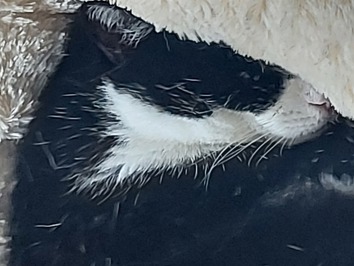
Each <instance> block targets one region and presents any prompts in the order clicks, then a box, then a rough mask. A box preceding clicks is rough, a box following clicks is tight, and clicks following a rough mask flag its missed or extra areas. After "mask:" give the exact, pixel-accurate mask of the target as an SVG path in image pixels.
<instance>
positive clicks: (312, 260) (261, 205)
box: [11, 14, 354, 266]
mask: <svg viewBox="0 0 354 266" xmlns="http://www.w3.org/2000/svg"><path fill="white" fill-rule="evenodd" d="M81 15H82V14H81ZM88 24H89V23H88V22H87V21H86V20H85V18H84V17H81V19H79V20H78V21H76V22H75V24H74V25H73V29H72V33H71V41H70V44H69V47H68V49H67V53H68V56H67V57H66V58H65V59H64V61H63V63H62V64H61V66H60V68H59V70H58V71H57V73H56V75H55V77H54V78H53V79H52V80H51V82H50V84H49V85H48V87H47V89H46V91H45V92H44V93H43V95H42V97H41V107H40V110H39V111H38V113H37V119H36V120H34V121H33V123H31V126H30V133H29V134H28V136H26V138H25V139H24V141H23V143H22V145H21V151H20V157H19V165H18V179H19V184H18V187H17V188H16V191H15V195H14V199H13V202H14V223H13V229H12V233H13V244H12V258H11V261H12V262H11V263H12V265H16V266H17V265H23V266H28V265H31V266H36V265H38V266H43V265H48V266H49V265H58V266H61V265H75V266H76V265H79V266H80V265H85V266H86V265H112V266H113V265H141V266H143V265H144V266H145V265H156V266H157V265H176V266H177V265H193V266H195V265H203V266H207V265H213V266H214V265H242V266H253V265H275V266H278V265H279V266H284V265H302V266H312V265H322V266H332V265H336V266H346V265H348V266H349V265H353V262H354V253H353V249H354V246H353V243H354V230H353V224H354V211H353V210H354V200H353V198H351V197H345V196H343V195H341V194H338V193H334V192H331V191H327V190H325V189H324V188H323V187H322V186H321V185H320V184H319V182H318V176H319V174H320V173H321V172H323V171H326V172H334V173H335V174H338V175H340V174H341V173H348V174H350V175H352V174H353V173H354V169H353V165H354V161H353V154H354V149H353V144H352V143H351V142H348V140H351V139H352V138H353V137H354V130H353V128H351V127H349V126H348V125H346V124H345V123H339V124H338V125H336V126H335V127H334V128H333V129H332V130H333V134H324V135H323V136H321V137H319V138H318V139H316V140H314V141H312V142H308V143H304V144H302V145H299V146H296V147H295V148H293V149H291V150H287V151H285V152H284V154H283V156H278V155H279V153H278V152H275V153H272V154H271V155H270V157H271V159H270V160H268V161H267V160H265V161H263V162H262V163H261V164H260V165H259V166H258V167H256V166H254V165H253V164H252V165H251V166H250V167H248V166H247V164H246V163H244V162H239V161H238V159H237V158H235V159H233V160H231V161H229V162H227V163H226V164H225V168H224V169H223V168H221V167H220V168H217V169H216V170H215V171H214V172H213V174H212V177H211V179H210V183H209V185H208V187H207V189H206V187H205V186H204V185H201V184H200V181H201V180H200V179H194V178H193V177H194V174H195V173H194V172H193V171H188V172H186V173H182V176H181V177H180V179H175V178H169V177H170V175H168V174H166V175H165V176H164V177H163V179H162V184H160V179H159V178H160V176H157V177H156V178H155V179H153V180H152V181H151V182H150V183H149V184H148V185H147V186H145V187H144V188H143V189H141V190H134V191H130V192H129V193H127V194H126V196H125V198H120V200H119V201H118V200H117V199H116V198H110V199H108V200H106V201H104V202H103V203H101V204H98V202H97V201H90V200H89V199H87V198H85V197H83V196H80V195H75V194H66V192H67V190H68V186H69V184H68V182H63V178H64V177H65V176H67V175H68V174H70V172H71V171H72V170H73V167H68V168H65V167H62V168H61V167H59V168H58V167H55V165H53V161H51V160H50V156H49V154H52V155H53V156H54V161H55V162H56V164H58V165H59V166H60V165H61V166H65V165H66V166H68V165H72V164H75V163H77V162H78V160H77V158H78V157H80V156H82V155H85V156H86V157H88V155H87V154H88V150H90V153H89V154H91V155H92V154H96V155H98V156H99V155H100V152H102V149H106V148H107V145H108V146H109V145H112V143H116V141H117V140H114V139H113V140H112V139H109V140H105V141H103V142H102V141H101V142H99V139H98V138H97V136H96V135H95V134H92V130H93V129H96V130H100V126H102V125H101V123H100V121H101V119H110V118H109V117H107V116H106V114H104V113H101V112H100V111H99V110H97V109H94V106H93V104H92V100H93V99H96V98H97V94H96V92H95V88H96V86H97V84H100V77H101V76H102V75H103V76H107V75H108V76H110V77H111V78H113V79H114V80H115V82H117V84H130V85H131V84H133V83H134V82H135V83H139V84H141V85H143V86H144V87H146V88H147V89H145V90H143V91H141V92H139V93H142V92H143V93H146V99H147V98H149V99H154V100H153V101H154V102H153V103H154V104H157V105H160V106H162V107H164V108H166V110H167V111H170V112H175V111H174V110H178V108H177V109H171V110H169V109H168V108H169V106H170V104H171V103H172V104H173V101H172V100H171V98H170V95H169V93H167V94H165V93H163V95H164V96H163V97H162V96H161V94H160V93H161V90H159V89H158V88H156V87H155V85H156V84H158V83H161V84H163V85H164V86H171V85H173V84H174V83H176V82H179V81H181V80H183V78H188V77H189V78H197V77H195V76H194V75H193V76H188V74H190V73H193V74H195V75H199V78H200V79H202V82H200V83H198V82H189V83H188V86H187V88H188V89H190V90H194V91H193V92H194V94H199V93H212V95H213V96H212V97H214V99H215V100H216V101H220V102H219V103H224V99H222V96H223V95H226V94H227V91H230V90H231V91H233V90H234V89H235V88H236V90H240V91H241V92H240V93H241V94H238V95H239V96H240V95H243V96H242V97H244V98H247V99H248V97H251V95H249V94H248V92H247V93H243V92H242V89H247V90H250V91H252V93H253V92H254V91H255V92H254V93H256V94H258V93H261V90H258V89H256V90H253V89H252V88H253V86H261V87H262V88H267V89H271V88H272V86H274V90H273V92H274V93H275V94H276V93H277V92H278V91H279V90H281V88H280V85H281V82H282V79H283V77H282V75H281V74H279V73H278V72H277V71H276V73H272V69H270V68H267V67H266V71H265V73H264V74H262V75H261V77H260V79H259V80H258V81H257V80H254V79H253V78H252V77H255V76H257V75H258V74H260V73H262V71H261V67H260V65H259V63H257V62H250V63H247V62H246V60H245V59H242V58H241V57H240V56H237V55H232V53H231V51H230V50H229V49H227V48H222V47H220V46H218V45H212V46H206V44H194V43H191V42H186V43H182V42H180V41H178V40H177V39H176V38H175V37H174V36H173V35H169V34H167V35H165V36H164V33H161V34H155V33H154V34H152V35H151V36H150V37H149V39H147V40H146V42H142V43H141V46H139V47H138V48H137V50H134V49H133V50H132V51H131V54H130V53H128V56H127V57H126V59H125V60H126V64H125V65H123V67H122V66H121V65H119V68H118V69H115V65H114V64H112V63H111V62H112V60H111V59H107V58H106V55H104V54H103V53H101V51H100V49H98V48H97V46H96V41H94V40H95V38H92V35H91V34H92V33H90V34H89V35H87V32H90V30H88V28H87V27H89V26H88ZM89 25H90V24H89ZM165 34H166V33H165ZM166 36H167V39H168V41H169V46H170V51H168V49H167V48H166V47H167V46H166V42H165V37H166ZM144 45H145V46H144ZM199 45H200V47H203V49H204V50H203V49H201V50H199V48H198V47H199ZM193 51H194V52H193ZM208 51H209V52H210V53H209V52H208ZM146 52H149V53H150V52H151V53H153V54H151V55H149V54H148V53H146ZM154 53H156V54H154ZM187 54H188V56H187ZM162 55H164V56H162ZM175 56H179V57H180V60H181V61H179V60H177V59H176V58H175ZM164 58H169V59H168V60H166V61H164V60H165V59H164ZM203 58H206V59H205V61H204V59H203ZM211 58H212V59H211ZM214 59H215V61H214ZM169 60H171V61H173V62H175V64H174V65H169V63H168V62H170V61H169ZM224 60H225V61H226V63H225V67H226V69H225V71H223V67H224V63H223V62H224ZM135 62H136V63H137V65H135V64H134V63H135ZM138 62H139V63H138ZM181 62H184V63H183V64H182V63H181ZM187 62H188V63H187ZM232 62H233V63H232ZM180 63H181V64H180ZM214 63H215V64H217V65H214ZM234 63H237V65H236V66H234V65H233V64H234ZM139 64H140V65H139ZM179 64H180V65H179ZM228 64H229V66H230V67H229V68H228V67H227V66H228ZM147 66H149V67H147ZM162 66H163V67H162ZM203 69H205V70H203ZM174 71H176V73H178V75H176V76H174V74H173V73H174ZM208 71H211V72H208ZM214 71H215V72H214ZM233 71H236V72H235V73H238V75H231V74H234V72H233ZM242 71H244V72H246V73H248V75H249V76H250V78H245V77H243V78H242V77H241V76H240V72H242ZM216 73H217V74H216ZM259 82H260V83H259ZM240 84H242V86H241V85H240ZM256 84H258V85H256ZM203 85H204V86H203ZM244 86H245V87H244ZM215 88H218V89H219V90H218V91H215V90H214V89H215ZM204 90H206V91H204ZM64 95H70V96H64ZM181 95H182V96H179V97H182V98H183V97H186V99H188V100H190V99H191V98H188V97H189V94H188V93H187V94H181ZM236 95H237V94H236ZM260 95H263V96H264V92H263V93H261V94H260ZM266 95H268V94H267V93H266ZM147 96H148V97H147ZM216 96H217V97H216ZM144 97H145V96H144ZM164 97H166V98H164ZM257 97H258V96H257ZM260 97H262V96H260ZM251 98H252V97H251ZM247 99H246V100H245V101H246V103H245V102H243V105H244V106H243V107H241V108H246V106H250V104H251V103H252V101H253V100H254V99H253V100H252V101H251V100H247ZM268 99H269V98H268ZM236 106H238V104H237V102H234V104H233V105H232V104H231V105H230V106H229V108H234V107H236ZM58 108H59V109H58ZM255 109H257V110H258V109H259V108H258V107H257V108H255ZM196 110H202V112H201V113H203V115H208V114H207V113H206V114H205V112H204V111H205V110H204V107H203V108H201V109H199V107H197V108H196ZM92 111H94V112H92ZM64 112H65V113H64ZM196 113H197V112H196ZM178 114H179V115H188V116H191V115H193V114H190V113H181V112H178ZM52 115H59V116H62V118H58V117H57V118H56V117H52ZM102 116H103V117H102ZM63 117H64V118H63ZM69 118H71V119H69ZM88 128H90V130H87V129H88ZM88 132H91V133H88ZM71 136H77V137H75V138H70V137H71ZM42 141H44V143H43V142H42ZM38 142H42V143H41V145H35V144H36V143H38ZM87 144H89V147H90V148H88V150H81V151H80V148H81V147H83V146H85V145H87ZM93 148H95V150H97V152H93ZM320 150H324V151H323V152H321V151H320ZM48 152H49V153H48ZM88 159H91V158H88ZM61 160H64V161H65V163H64V164H59V162H60V161H61ZM79 161H80V160H79ZM91 162H92V161H91V160H86V162H85V160H84V162H82V161H80V164H79V165H78V166H76V167H79V168H80V167H82V166H83V165H84V164H85V163H86V164H89V163H91ZM58 165H57V166H58ZM74 168H75V167H74ZM310 184H311V185H310ZM45 225H52V227H46V226H45Z"/></svg>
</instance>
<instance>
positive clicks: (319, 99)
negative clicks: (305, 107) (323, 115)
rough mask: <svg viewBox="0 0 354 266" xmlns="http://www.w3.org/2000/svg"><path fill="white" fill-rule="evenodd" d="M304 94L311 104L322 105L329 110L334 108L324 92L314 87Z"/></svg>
mask: <svg viewBox="0 0 354 266" xmlns="http://www.w3.org/2000/svg"><path fill="white" fill-rule="evenodd" d="M304 96H305V100H306V101H307V102H308V103H309V104H311V105H316V106H321V107H324V108H325V109H327V110H331V109H333V108H332V104H331V102H330V101H329V100H328V99H327V98H326V97H325V96H324V95H323V94H322V93H318V92H317V91H316V90H315V89H313V88H312V89H310V90H308V91H306V92H305V95H304Z"/></svg>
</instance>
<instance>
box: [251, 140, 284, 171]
mask: <svg viewBox="0 0 354 266" xmlns="http://www.w3.org/2000/svg"><path fill="white" fill-rule="evenodd" d="M282 141H284V138H280V139H279V140H278V141H277V142H275V143H274V145H272V146H271V147H270V149H269V150H268V151H266V152H265V153H264V154H263V155H262V156H261V158H259V159H258V161H257V162H256V166H258V165H259V164H260V162H261V161H262V160H263V159H265V158H266V156H267V155H268V154H269V153H270V152H271V151H272V150H273V149H274V148H275V147H276V146H278V145H279V143H281V142H282ZM271 143H272V142H271Z"/></svg>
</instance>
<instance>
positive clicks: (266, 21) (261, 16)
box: [110, 0, 354, 118]
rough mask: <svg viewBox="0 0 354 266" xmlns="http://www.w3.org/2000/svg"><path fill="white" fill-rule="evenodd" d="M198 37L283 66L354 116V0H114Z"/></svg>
mask: <svg viewBox="0 0 354 266" xmlns="http://www.w3.org/2000/svg"><path fill="white" fill-rule="evenodd" d="M110 3H111V4H116V5H118V6H120V7H126V8H128V9H129V10H131V11H132V12H133V14H135V15H136V16H138V17H141V18H142V19H144V20H146V21H148V22H150V23H152V24H153V25H154V26H155V27H156V28H157V30H162V29H166V30H168V31H172V32H175V33H177V34H178V35H179V36H181V37H182V38H187V39H190V40H194V41H199V40H203V41H206V42H220V41H222V42H224V43H227V44H228V45H230V46H231V47H232V48H233V49H234V50H235V51H238V52H239V53H241V54H243V55H249V56H251V57H253V58H255V59H263V60H265V61H268V62H270V63H275V64H277V65H280V66H282V67H283V68H285V69H286V70H288V71H290V72H292V73H294V74H297V75H299V76H300V77H301V78H302V79H304V80H305V81H307V82H308V83H310V84H312V86H313V87H314V88H315V89H316V90H318V91H319V92H320V93H324V94H325V95H326V96H327V97H328V98H329V99H330V101H331V102H332V104H333V105H334V106H335V108H336V109H337V110H338V111H339V112H340V113H341V114H343V115H344V116H348V117H350V118H354V108H353V106H354V76H353V74H352V73H353V72H354V67H353V62H354V53H353V51H354V31H353V30H352V29H353V25H354V1H352V0H349V1H348V0H341V1H337V0H325V1H323V0H315V1H306V0H300V1H275V0H274V1H268V0H251V1H243V0H236V1H234V0H232V1H231V0H230V1H222V2H220V1H218V0H202V1H200V0H192V1H191V0H181V1H178V4H177V2H176V1H174V0H162V1H141V0H110Z"/></svg>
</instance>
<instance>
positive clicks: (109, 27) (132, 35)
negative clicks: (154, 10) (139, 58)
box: [82, 3, 154, 64]
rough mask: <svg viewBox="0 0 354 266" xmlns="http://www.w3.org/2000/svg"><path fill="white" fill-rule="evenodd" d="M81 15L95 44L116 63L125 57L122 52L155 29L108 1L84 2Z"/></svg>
mask: <svg viewBox="0 0 354 266" xmlns="http://www.w3.org/2000/svg"><path fill="white" fill-rule="evenodd" d="M82 15H83V19H84V20H86V24H87V25H88V26H87V27H86V28H87V30H88V32H89V34H90V35H91V36H92V38H93V39H94V41H95V43H96V44H97V46H98V47H99V48H100V49H101V50H102V51H103V53H104V54H105V55H106V56H107V58H108V59H109V60H110V61H112V62H113V63H115V64H120V63H121V62H122V61H124V57H123V54H124V52H126V51H127V50H129V49H134V48H136V47H137V46H138V44H139V42H140V41H141V40H143V39H144V38H146V37H147V36H148V35H149V33H150V32H151V31H152V30H153V29H154V27H153V26H152V25H151V24H149V23H147V22H145V21H143V20H141V19H139V18H137V17H135V16H133V15H132V14H131V13H130V12H128V11H126V10H124V9H121V8H118V7H116V6H110V5H108V4H107V3H95V4H88V5H85V7H84V8H83V9H82ZM87 22H88V23H87Z"/></svg>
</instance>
